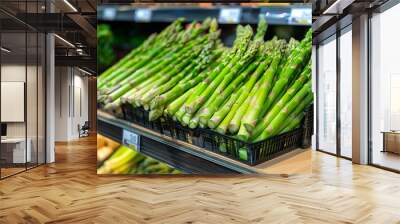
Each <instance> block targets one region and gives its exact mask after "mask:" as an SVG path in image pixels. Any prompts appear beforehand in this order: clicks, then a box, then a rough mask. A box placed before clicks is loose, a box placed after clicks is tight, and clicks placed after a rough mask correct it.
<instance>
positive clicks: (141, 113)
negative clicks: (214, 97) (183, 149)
mask: <svg viewBox="0 0 400 224" xmlns="http://www.w3.org/2000/svg"><path fill="white" fill-rule="evenodd" d="M121 108H122V112H123V115H124V119H125V120H127V121H130V122H132V123H135V124H138V125H141V126H143V127H145V128H148V129H151V130H153V131H157V132H159V133H161V134H164V135H166V136H169V137H172V138H174V139H177V140H180V141H184V142H187V143H190V144H193V145H196V146H199V147H201V148H205V149H207V150H210V151H213V152H216V153H218V154H221V155H224V156H227V157H229V158H232V159H234V160H237V161H240V162H242V163H246V164H248V165H257V164H259V163H262V162H265V161H268V160H271V159H273V158H276V157H278V156H280V155H282V154H285V153H288V152H290V151H292V150H294V149H296V148H308V147H310V146H311V136H312V134H313V119H314V118H313V106H310V107H309V108H308V109H307V110H306V111H305V112H304V113H305V116H304V119H303V121H302V124H301V127H299V128H297V129H295V130H292V131H290V132H287V133H283V134H281V135H277V136H274V137H271V138H269V139H266V140H263V141H260V142H255V143H248V142H244V141H241V140H239V139H236V138H234V137H232V136H229V135H224V134H220V133H218V132H215V131H213V130H210V129H202V128H196V129H191V128H189V127H185V126H182V125H181V124H180V123H178V122H176V121H173V120H172V119H171V118H160V119H158V120H156V121H149V111H146V110H145V109H144V108H142V107H133V106H132V105H130V104H123V105H122V107H121Z"/></svg>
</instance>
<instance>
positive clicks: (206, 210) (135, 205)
mask: <svg viewBox="0 0 400 224" xmlns="http://www.w3.org/2000/svg"><path fill="white" fill-rule="evenodd" d="M95 157H96V146H95V138H94V137H92V138H86V139H84V140H82V141H79V142H74V143H70V144H68V145H58V146H57V163H56V164H53V165H49V166H42V167H40V168H36V169H34V170H31V171H28V172H27V173H23V174H20V175H17V176H14V177H11V178H8V179H5V180H3V181H0V223H7V224H8V223H11V224H13V223H46V222H47V223H168V224H179V223H373V224H376V223H384V224H386V223H400V200H399V199H400V175H398V174H395V173H390V172H386V171H383V170H379V169H377V168H373V167H368V166H357V165H352V164H351V163H350V162H349V161H347V160H342V159H337V158H335V157H332V156H329V155H325V154H322V153H313V160H314V161H313V162H314V163H313V173H312V174H310V175H307V174H302V175H289V176H287V175H272V176H252V177H251V176H230V177H193V176H192V177H184V178H182V177H164V178H159V177H157V178H154V177H126V176H112V177H111V176H97V175H96V168H95V167H96V165H95V164H96V158H95Z"/></svg>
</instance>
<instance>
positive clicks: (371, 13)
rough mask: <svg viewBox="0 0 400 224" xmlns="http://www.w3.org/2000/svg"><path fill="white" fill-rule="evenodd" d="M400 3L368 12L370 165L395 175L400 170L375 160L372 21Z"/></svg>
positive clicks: (393, 0)
mask: <svg viewBox="0 0 400 224" xmlns="http://www.w3.org/2000/svg"><path fill="white" fill-rule="evenodd" d="M399 3H400V1H399V0H388V1H386V2H385V3H384V4H381V5H380V6H378V7H376V8H374V9H372V10H369V11H368V20H367V23H368V35H367V38H368V54H367V56H368V70H367V71H368V72H367V73H368V76H367V79H368V87H367V88H368V112H367V113H368V115H367V116H368V157H367V160H368V165H371V166H373V167H377V168H380V169H383V170H387V171H391V172H395V173H400V170H397V169H393V168H390V167H387V166H383V165H380V164H376V163H374V160H373V150H374V149H373V140H372V139H373V133H372V94H373V88H372V55H373V53H374V52H373V47H372V41H373V38H372V19H373V13H383V12H385V11H386V10H389V9H391V8H392V7H394V6H396V5H397V4H399Z"/></svg>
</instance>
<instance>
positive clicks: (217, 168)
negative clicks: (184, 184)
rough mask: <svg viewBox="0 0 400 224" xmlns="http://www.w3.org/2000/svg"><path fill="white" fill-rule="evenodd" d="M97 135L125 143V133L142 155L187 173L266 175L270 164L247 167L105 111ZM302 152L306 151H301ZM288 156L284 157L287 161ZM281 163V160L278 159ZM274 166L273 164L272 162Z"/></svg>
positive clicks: (100, 112)
mask: <svg viewBox="0 0 400 224" xmlns="http://www.w3.org/2000/svg"><path fill="white" fill-rule="evenodd" d="M97 118H98V133H99V134H101V135H104V136H106V137H109V138H111V139H113V140H115V141H117V142H120V143H122V139H123V132H124V130H126V131H129V132H133V133H135V134H137V135H138V136H140V141H139V143H140V148H139V151H140V153H142V154H144V155H147V156H150V157H152V158H154V159H157V160H159V161H161V162H164V163H167V164H169V165H171V166H172V167H174V168H176V169H178V170H181V171H183V172H185V173H193V174H229V173H230V174H235V173H236V174H237V173H247V174H251V173H253V174H256V173H266V172H265V169H266V168H267V167H268V162H267V163H263V164H260V165H258V166H254V167H252V166H248V165H246V164H243V163H240V162H237V161H235V160H232V159H230V158H226V157H224V156H221V155H219V154H216V153H213V152H210V151H207V150H205V149H203V148H200V147H197V146H194V145H192V144H189V143H186V142H183V141H179V140H176V139H172V138H170V137H168V136H165V135H162V134H159V133H157V132H154V131H152V130H149V129H146V128H144V127H142V126H139V125H136V124H132V123H130V122H128V121H125V120H122V119H119V118H116V117H115V116H113V115H111V114H108V113H105V112H103V111H98V112H97ZM299 151H304V150H300V149H299ZM288 156H290V155H285V156H283V157H288ZM277 160H279V158H277ZM270 163H271V164H272V161H270Z"/></svg>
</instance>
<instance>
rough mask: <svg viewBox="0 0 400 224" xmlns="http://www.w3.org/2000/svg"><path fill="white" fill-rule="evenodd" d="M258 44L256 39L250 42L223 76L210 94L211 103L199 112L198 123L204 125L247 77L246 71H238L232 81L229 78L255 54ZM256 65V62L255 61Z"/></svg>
mask: <svg viewBox="0 0 400 224" xmlns="http://www.w3.org/2000/svg"><path fill="white" fill-rule="evenodd" d="M259 46H260V42H258V41H256V42H253V43H251V45H250V46H249V50H248V51H247V52H246V54H245V55H244V57H243V58H242V60H240V61H239V62H238V63H237V64H236V65H235V66H234V67H233V68H232V70H231V72H230V73H229V74H228V75H227V76H225V78H224V80H223V81H222V82H221V83H220V85H219V86H218V87H217V89H216V91H215V92H214V93H213V95H214V96H211V98H210V100H211V103H210V104H209V105H208V106H207V107H205V108H204V109H203V110H202V111H201V112H200V116H199V117H200V123H201V124H202V125H204V126H206V125H207V123H208V121H209V119H210V118H211V116H212V115H213V114H214V113H215V111H216V110H217V109H218V107H219V106H220V105H221V104H222V103H223V102H224V100H225V99H227V98H228V97H229V95H230V94H231V93H232V92H233V91H234V89H235V88H237V87H239V86H240V84H241V83H242V82H243V80H244V79H245V78H246V77H247V75H248V73H244V72H243V73H240V75H238V76H236V78H235V79H234V81H233V82H231V80H232V79H233V78H234V76H235V75H236V74H237V73H238V72H239V71H240V70H241V69H242V68H243V67H244V66H245V65H246V64H248V63H250V61H251V60H252V59H253V58H254V56H255V55H256V53H257V51H258V48H259ZM257 65H258V63H257Z"/></svg>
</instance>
